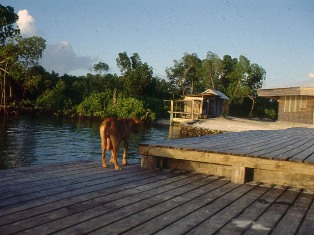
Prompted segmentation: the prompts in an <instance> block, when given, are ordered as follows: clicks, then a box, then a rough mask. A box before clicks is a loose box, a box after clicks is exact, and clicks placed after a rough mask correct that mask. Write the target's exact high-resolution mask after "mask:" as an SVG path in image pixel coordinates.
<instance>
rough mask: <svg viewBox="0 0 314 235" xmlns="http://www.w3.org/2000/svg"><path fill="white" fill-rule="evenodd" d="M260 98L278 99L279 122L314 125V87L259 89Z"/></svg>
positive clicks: (310, 85)
mask: <svg viewBox="0 0 314 235" xmlns="http://www.w3.org/2000/svg"><path fill="white" fill-rule="evenodd" d="M257 93H258V96H261V97H267V98H271V99H276V100H278V102H279V106H278V121H284V122H296V123H305V124H314V85H313V84H308V85H303V86H299V87H286V88H272V89H259V90H258V91H257Z"/></svg>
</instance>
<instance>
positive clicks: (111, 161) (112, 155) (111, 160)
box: [109, 150, 114, 163]
mask: <svg viewBox="0 0 314 235" xmlns="http://www.w3.org/2000/svg"><path fill="white" fill-rule="evenodd" d="M113 158H114V154H113V150H112V151H111V159H110V161H109V162H110V163H114V161H113Z"/></svg>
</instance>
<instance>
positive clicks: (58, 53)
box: [40, 41, 95, 75]
mask: <svg viewBox="0 0 314 235" xmlns="http://www.w3.org/2000/svg"><path fill="white" fill-rule="evenodd" d="M94 63H95V59H92V58H91V57H89V56H77V55H76V53H75V52H74V50H73V48H72V46H71V44H70V43H69V42H66V41H62V42H59V43H57V44H55V45H47V46H46V49H45V51H44V53H43V57H42V59H41V61H40V64H41V65H42V66H43V67H44V68H45V69H46V70H47V71H48V72H51V71H55V72H56V73H59V74H60V75H63V74H65V73H70V72H71V71H74V70H88V69H90V68H91V67H92V65H93V64H94Z"/></svg>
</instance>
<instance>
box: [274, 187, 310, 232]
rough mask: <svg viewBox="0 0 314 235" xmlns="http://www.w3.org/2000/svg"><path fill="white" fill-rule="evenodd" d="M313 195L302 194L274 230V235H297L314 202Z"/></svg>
mask: <svg viewBox="0 0 314 235" xmlns="http://www.w3.org/2000/svg"><path fill="white" fill-rule="evenodd" d="M313 196H314V195H313V194H308V193H302V194H300V195H299V197H298V198H297V200H296V201H295V202H294V203H293V205H292V206H291V207H290V208H289V209H288V211H287V213H286V214H284V217H283V218H282V219H281V220H280V222H279V223H278V224H277V225H276V227H275V228H274V229H273V230H272V233H273V234H279V233H281V234H296V233H297V231H298V228H299V226H300V224H301V223H302V221H303V218H304V217H305V213H306V212H307V210H308V208H309V206H310V205H311V203H312V201H313Z"/></svg>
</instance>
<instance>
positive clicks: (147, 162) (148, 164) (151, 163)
mask: <svg viewBox="0 0 314 235" xmlns="http://www.w3.org/2000/svg"><path fill="white" fill-rule="evenodd" d="M157 161H158V157H154V156H144V155H142V159H141V167H142V168H144V169H156V168H157Z"/></svg>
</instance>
